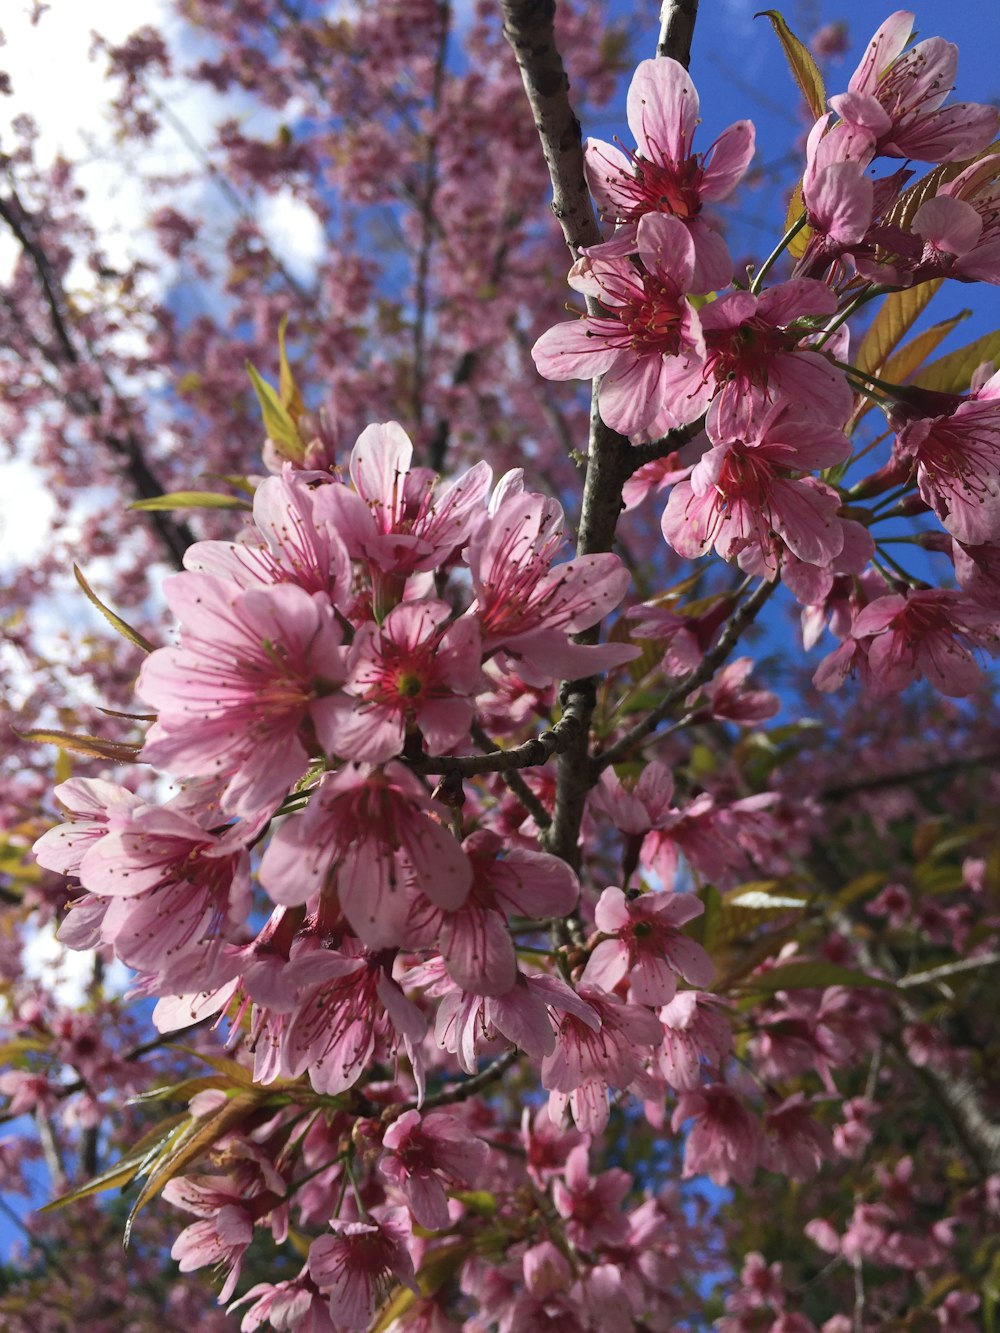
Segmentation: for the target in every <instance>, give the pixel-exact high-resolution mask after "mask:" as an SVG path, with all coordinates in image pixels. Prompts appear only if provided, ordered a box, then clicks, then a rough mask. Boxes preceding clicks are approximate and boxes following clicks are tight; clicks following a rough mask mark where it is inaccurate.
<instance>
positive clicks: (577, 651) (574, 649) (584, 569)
mask: <svg viewBox="0 0 1000 1333" xmlns="http://www.w3.org/2000/svg"><path fill="white" fill-rule="evenodd" d="M562 542H563V511H562V506H561V505H560V504H559V503H558V502H557V501H556V500H552V499H548V498H546V497H545V496H541V495H532V494H530V493H525V494H517V493H513V494H511V493H505V494H502V495H501V497H500V499H499V502H498V503H497V502H494V505H493V506H491V519H490V522H488V523H486V524H484V526H483V527H482V528H481V529H480V531H479V532H478V533H477V535H476V536H475V537H474V538H473V539H472V541H471V542H470V543H469V551H468V561H469V567H470V569H471V571H472V585H473V588H474V590H475V594H476V600H475V602H474V603H473V605H472V607H471V608H470V609H469V611H468V613H467V614H468V615H469V616H474V617H475V619H476V620H477V621H478V622H479V625H480V628H481V630H482V636H483V637H482V643H483V651H484V653H487V654H489V653H494V652H502V653H503V656H504V657H505V658H506V657H512V658H515V659H517V669H518V671H519V674H520V675H521V676H522V677H523V678H524V680H526V681H527V682H528V683H529V684H534V685H538V684H545V683H547V682H548V681H549V680H551V679H552V678H556V679H564V680H572V679H578V678H582V677H584V676H589V675H594V674H596V673H598V672H600V671H607V670H609V669H611V668H612V667H616V666H621V665H622V664H623V663H624V662H628V661H631V660H632V658H634V657H635V656H636V655H637V654H638V652H639V649H638V648H636V647H634V646H632V645H629V644H615V643H605V644H593V645H589V644H576V643H573V642H572V640H571V637H570V636H571V635H572V634H575V633H576V632H578V631H580V630H585V629H590V628H591V626H593V625H596V624H597V623H598V621H600V620H602V619H603V618H604V617H605V616H606V615H607V614H608V613H609V612H610V611H613V610H614V608H615V607H616V606H617V605H618V603H619V602H620V601H621V599H622V598H623V597H624V596H625V591H626V589H627V588H628V584H629V573H628V570H627V569H626V568H625V567H624V565H623V564H622V562H621V560H620V559H619V558H618V556H617V555H613V554H611V553H610V552H608V553H603V554H596V555H584V556H580V557H579V558H578V559H576V560H570V561H568V562H567V563H566V564H562V565H556V566H555V567H553V564H552V562H553V560H554V559H555V557H556V555H557V553H558V551H559V549H560V547H561V546H562Z"/></svg>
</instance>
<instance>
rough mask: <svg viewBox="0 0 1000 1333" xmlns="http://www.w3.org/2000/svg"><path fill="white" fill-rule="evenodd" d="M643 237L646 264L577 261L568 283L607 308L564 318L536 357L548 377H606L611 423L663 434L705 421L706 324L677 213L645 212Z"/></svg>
mask: <svg viewBox="0 0 1000 1333" xmlns="http://www.w3.org/2000/svg"><path fill="white" fill-rule="evenodd" d="M636 244H637V248H638V252H639V258H640V259H641V260H642V263H643V266H644V271H642V270H640V269H637V268H636V267H635V265H634V264H633V263H632V262H631V260H628V259H601V258H599V257H595V258H593V259H590V258H586V259H581V260H579V261H578V262H577V264H576V265H574V267H573V269H572V271H571V273H570V285H571V286H572V287H575V288H576V290H577V291H579V292H582V293H583V294H584V295H585V296H593V297H595V298H597V299H598V300H599V301H600V302H601V304H602V305H603V306H604V308H605V309H606V310H607V311H608V314H607V316H603V315H602V316H591V315H588V316H586V317H584V318H582V319H579V320H577V321H575V322H574V323H571V324H557V325H556V326H555V327H554V328H551V329H549V330H548V332H547V333H543V334H542V336H541V337H540V338H539V339H538V341H537V342H536V343H535V345H534V347H533V348H532V352H531V354H532V356H533V357H534V360H535V365H536V366H537V368H538V373H539V374H540V375H542V376H544V377H545V378H546V379H550V380H573V379H594V378H596V377H597V376H598V375H601V376H603V377H604V378H603V379H602V380H601V390H600V411H601V417H602V419H603V420H604V421H605V422H606V423H607V424H608V425H609V426H610V427H611V428H612V430H617V431H621V433H622V434H623V435H637V434H639V433H640V432H643V431H648V430H649V429H651V428H654V423H655V431H656V433H657V434H663V433H665V432H666V431H667V430H670V429H672V428H673V427H677V426H685V425H687V424H688V423H690V422H692V421H697V419H698V418H699V417H700V416H701V414H702V412H704V410H705V408H706V406H707V405H708V401H709V399H710V397H711V389H710V388H709V386H708V385H707V384H705V383H704V381H703V380H702V378H701V366H702V362H703V360H704V355H705V343H704V339H703V337H702V332H701V323H700V321H699V318H698V315H697V314H696V313H695V311H694V308H693V306H692V305H691V303H690V302H689V301H688V300H687V298H686V295H685V293H687V292H690V291H691V290H692V284H693V281H694V243H693V242H692V240H691V236H690V233H689V232H688V230H687V228H686V227H685V226H684V224H683V223H682V222H681V221H679V220H678V219H677V218H673V217H666V216H664V215H662V214H647V215H646V216H645V217H644V218H643V219H642V220H641V221H640V223H639V228H638V235H637V238H636ZM845 415H846V414H845Z"/></svg>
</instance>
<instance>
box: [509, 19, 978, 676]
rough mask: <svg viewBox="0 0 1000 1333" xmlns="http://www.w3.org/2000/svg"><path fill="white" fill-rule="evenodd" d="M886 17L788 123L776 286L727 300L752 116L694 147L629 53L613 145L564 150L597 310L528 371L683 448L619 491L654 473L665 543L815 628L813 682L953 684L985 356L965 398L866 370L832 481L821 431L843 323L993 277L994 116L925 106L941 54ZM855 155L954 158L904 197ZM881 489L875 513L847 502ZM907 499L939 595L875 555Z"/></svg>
mask: <svg viewBox="0 0 1000 1333" xmlns="http://www.w3.org/2000/svg"><path fill="white" fill-rule="evenodd" d="M912 28H913V15H912V14H909V13H906V12H905V11H900V12H898V13H896V14H894V15H892V16H891V17H890V18H889V19H887V20H886V22H885V23H884V24H883V25H882V27H881V28H880V29H879V30H878V32H877V33H876V34H875V36H874V37H873V38H872V40H871V43H870V44H869V47H868V50H867V52H866V54H865V57H864V59H863V61H862V62H861V64H860V65H859V67H858V69H857V70H856V71H855V73H854V75H853V76H852V78H851V80H850V84H849V90H848V92H846V93H844V94H841V95H839V96H835V97H832V98H830V106H831V107H832V108H833V110H832V111H831V112H829V113H825V114H823V115H822V116H820V117H819V119H817V121H816V122H815V125H814V126H813V129H812V131H811V132H810V134H809V136H808V144H807V154H806V167H805V172H804V175H803V179H802V186H801V211H800V213H799V215H798V218H797V221H796V222H795V226H794V228H793V232H796V231H802V232H803V234H804V235H805V236H806V237H807V239H806V241H805V242H804V244H802V245H800V247H799V252H798V258H797V262H796V265H795V270H794V272H793V274H792V276H791V277H790V278H789V279H788V280H786V281H784V282H778V283H776V284H774V285H773V286H765V285H764V280H765V278H766V277H767V274H768V271H769V268H770V264H768V265H765V266H763V267H762V268H761V269H760V270H759V271H758V273H757V274H756V275H755V276H753V278H752V280H751V281H750V282H749V285H747V284H746V281H745V280H744V283H743V285H740V284H739V283H737V286H738V290H736V291H729V292H726V291H725V290H723V289H724V288H725V287H726V286H727V285H728V284H729V283H730V281H731V280H732V278H733V263H732V260H731V258H730V256H729V252H728V250H727V247H726V243H725V240H724V238H723V237H722V235H721V234H720V233H719V231H718V230H716V229H715V227H713V224H712V216H711V211H710V209H711V205H712V204H713V203H714V202H715V201H717V200H720V199H723V198H725V197H726V196H727V195H728V194H729V193H730V192H731V191H732V190H733V189H734V188H735V187H736V186H737V185H738V183H739V182H740V180H741V179H742V177H743V176H744V174H745V172H746V170H747V168H748V166H749V164H750V161H751V159H752V157H753V151H754V133H753V127H752V126H751V125H750V124H749V122H746V121H741V122H738V123H737V124H735V125H732V126H730V128H729V129H727V130H726V131H725V132H724V133H723V134H721V135H720V136H719V138H718V139H717V140H716V142H715V143H714V144H713V145H712V147H711V148H710V149H709V151H708V153H707V154H701V153H696V152H694V151H693V140H694V132H695V127H696V125H697V123H698V95H697V92H696V90H695V87H694V84H693V83H692V81H691V78H690V76H689V74H688V73H687V71H686V70H685V69H684V68H683V66H681V65H680V64H678V63H677V62H676V61H673V60H670V59H667V58H663V59H658V60H655V61H654V60H647V61H643V62H642V64H641V65H640V66H639V68H638V70H637V72H636V75H635V77H634V79H633V81H632V86H631V88H630V90H629V96H628V122H629V127H630V129H631V131H632V133H633V135H634V137H635V142H636V148H635V150H634V151H633V152H630V153H629V154H628V155H625V154H623V153H622V152H621V151H619V150H618V149H616V148H614V147H612V146H611V145H610V144H607V143H602V142H600V141H595V140H590V141H588V143H587V145H586V169H587V178H588V181H589V184H590V187H591V190H592V192H593V194H594V197H595V199H596V200H597V202H598V205H599V207H600V210H601V213H602V216H603V217H604V218H605V219H606V220H608V221H610V222H612V223H614V224H615V230H614V234H613V236H612V237H611V238H610V239H609V240H607V241H604V242H602V243H601V244H599V245H593V246H590V247H588V248H587V249H586V250H585V251H584V252H583V255H582V257H581V258H580V259H579V260H578V261H577V263H575V264H574V266H573V268H572V269H571V270H570V276H569V282H570V285H571V286H572V287H573V288H575V289H576V290H577V291H579V292H581V293H583V294H584V295H586V296H588V297H590V298H593V300H594V301H595V302H596V303H597V305H596V307H595V308H596V309H597V310H598V313H596V314H588V315H587V316H585V317H582V318H580V319H578V320H576V321H575V322H572V323H568V324H560V325H557V326H556V327H554V328H552V329H549V330H548V332H546V333H544V334H543V335H542V336H541V338H539V339H538V341H537V343H536V344H535V347H534V349H533V355H534V360H535V364H536V366H537V367H538V370H539V371H540V373H541V374H542V375H544V376H546V377H547V378H549V379H574V378H585V379H590V378H594V377H597V376H600V377H601V384H600V412H601V416H602V417H603V419H604V421H605V422H606V424H607V425H608V426H610V427H612V428H613V429H614V430H616V431H619V432H620V433H621V434H623V435H626V436H628V437H630V438H631V439H632V440H633V441H634V442H635V443H637V444H638V443H642V442H647V441H653V440H657V439H659V438H660V437H663V436H668V441H667V443H666V444H665V451H666V449H667V448H670V447H672V441H671V440H670V438H669V433H670V432H680V434H679V435H678V436H677V437H676V438H677V439H678V440H680V441H681V442H683V441H685V440H688V441H690V443H689V444H688V445H687V446H686V448H685V450H684V457H685V459H686V460H687V461H686V464H685V465H681V464H679V463H678V462H677V455H675V454H672V455H671V456H670V460H669V461H668V462H667V464H666V465H664V464H662V463H661V462H654V463H651V464H648V465H647V466H646V467H644V468H643V469H640V475H639V477H637V478H636V480H635V481H634V482H633V483H632V484H631V495H630V503H633V504H634V503H636V502H637V501H638V499H640V498H641V497H642V496H643V495H644V494H645V493H646V492H647V491H648V489H649V488H650V487H651V486H652V485H654V484H655V485H657V486H658V487H662V486H664V485H670V487H671V490H670V495H669V498H668V502H667V505H666V508H665V510H664V513H663V520H662V530H663V536H664V538H665V539H666V541H667V543H668V544H669V545H670V546H671V547H672V548H673V549H674V550H675V551H677V552H678V553H679V554H681V555H683V556H686V557H689V558H693V557H696V556H701V555H704V554H706V553H707V552H708V551H709V550H710V549H714V550H715V552H716V553H717V554H718V555H719V556H721V557H722V558H723V559H724V560H728V561H735V562H736V563H738V564H739V566H740V567H741V568H742V569H743V570H745V571H746V572H747V573H751V574H756V575H760V576H762V577H764V578H766V579H771V580H773V579H775V578H777V577H779V576H780V578H781V579H782V581H783V582H784V583H785V584H786V585H787V586H788V587H789V589H790V590H791V592H792V593H793V595H794V596H795V597H796V599H797V600H798V601H799V603H800V604H801V605H802V607H803V638H804V642H805V646H806V647H811V646H812V645H813V643H815V642H816V640H817V639H818V638H819V636H820V634H821V633H822V630H823V628H824V626H827V625H828V626H829V628H830V629H831V630H832V631H833V632H834V633H835V634H836V635H837V637H838V638H840V639H841V646H840V647H839V648H838V649H837V650H836V651H835V652H834V653H832V654H831V655H830V656H829V657H828V658H827V659H826V660H825V661H824V662H823V663H822V664H821V666H820V668H819V670H818V671H817V674H816V678H815V681H816V684H817V686H818V687H819V688H820V689H834V688H836V687H837V686H838V685H840V684H841V682H842V681H843V680H844V678H845V677H846V675H847V674H848V673H849V672H854V673H857V674H859V675H860V676H861V677H862V679H863V680H864V682H865V683H866V684H867V685H868V686H870V687H871V688H873V689H874V690H875V691H876V692H882V693H889V692H893V691H897V690H900V689H902V688H903V687H904V686H906V685H908V684H909V683H910V682H911V681H913V680H916V679H918V678H920V677H924V678H926V679H927V680H929V681H930V682H931V683H932V684H933V685H934V686H935V687H936V688H938V689H940V690H941V691H943V692H944V693H945V694H950V695H966V694H970V693H972V692H973V691H974V690H975V689H976V688H977V687H978V685H979V683H980V681H981V672H980V670H979V667H978V666H977V662H976V658H975V655H974V654H975V651H976V650H977V649H986V650H988V651H991V650H992V649H993V647H994V645H995V643H996V639H997V634H998V630H1000V618H998V606H1000V577H998V570H1000V402H998V401H997V400H998V398H1000V377H998V376H997V375H996V374H994V373H993V367H992V365H988V366H986V367H984V368H982V369H981V371H980V373H979V374H978V376H977V377H976V378H974V379H973V382H972V386H971V391H970V392H969V393H968V394H958V393H956V394H942V393H932V392H930V391H925V390H921V389H918V388H915V387H909V386H906V387H894V386H891V385H883V384H879V392H880V393H881V395H882V396H883V402H884V403H885V406H886V409H887V412H888V417H889V422H890V426H891V427H892V429H893V431H894V432H895V439H894V442H893V444H892V453H891V458H890V460H889V462H888V463H887V464H886V466H885V467H884V468H881V469H879V470H878V471H877V472H875V473H874V474H872V475H869V476H866V477H862V478H860V479H859V480H857V481H854V480H853V478H851V477H847V476H846V475H845V474H846V473H847V472H848V468H849V467H850V464H851V460H852V445H851V441H850V439H849V438H848V435H847V434H846V433H845V429H846V427H847V426H848V423H849V421H850V422H851V424H856V422H857V420H858V416H859V411H858V404H859V398H858V397H857V396H856V395H857V394H859V393H861V392H863V391H865V390H866V389H871V388H872V381H871V380H870V379H866V377H865V375H864V374H862V373H861V372H860V371H858V370H856V369H854V368H853V367H852V366H851V365H849V364H847V363H846V362H845V361H844V360H843V359H841V358H843V357H844V355H845V354H846V351H847V340H846V325H845V320H846V318H847V316H848V315H849V314H850V313H851V312H853V310H855V309H858V308H859V307H860V306H861V305H863V304H864V303H865V302H866V301H868V300H870V299H872V298H873V297H874V296H877V295H880V294H884V293H885V291H886V290H888V289H892V288H897V289H908V288H912V287H914V286H917V285H919V284H921V283H925V282H928V281H931V280H932V279H940V278H943V277H951V278H955V279H958V280H959V281H963V282H972V281H979V280H982V281H988V282H994V283H995V282H998V281H1000V233H998V232H997V208H996V204H997V200H998V198H1000V195H998V186H997V180H998V176H1000V157H997V156H996V155H995V154H994V153H992V152H990V151H988V150H989V146H990V144H991V140H992V139H993V137H994V135H995V134H996V132H997V125H998V113H997V111H996V108H995V107H992V106H985V105H977V104H971V103H969V104H966V103H961V104H957V105H953V106H947V107H945V106H942V103H943V102H944V101H945V99H946V97H947V95H948V91H949V90H950V88H951V86H952V83H953V79H954V74H955V68H956V59H957V56H956V50H955V47H954V46H953V45H952V44H951V43H948V42H945V41H942V40H941V39H940V38H930V39H928V40H926V41H922V42H919V43H917V44H916V45H915V46H913V47H912V48H910V49H907V44H908V42H909V40H910V35H911V32H912ZM880 158H905V159H909V160H911V161H922V162H930V163H936V164H939V165H943V164H952V163H956V164H962V163H964V162H966V161H967V160H968V165H966V166H962V167H961V169H959V168H958V167H956V168H955V169H954V170H952V171H947V172H943V173H939V174H938V175H937V176H936V177H932V178H931V188H930V189H927V188H926V185H925V183H924V182H921V183H920V186H921V187H922V188H920V190H919V193H917V192H916V191H917V187H914V190H913V191H911V192H909V193H908V192H907V190H906V187H907V183H908V182H909V181H910V179H911V178H912V177H913V175H914V172H913V170H912V168H909V167H906V168H900V169H898V170H896V171H895V172H893V174H891V175H888V176H884V177H882V178H878V179H873V177H872V175H871V174H870V172H869V168H870V167H871V165H872V164H873V163H874V162H875V161H876V160H878V159H880ZM918 205H919V206H918ZM793 216H794V214H793ZM790 239H791V237H787V238H786V243H787V241H788V240H790ZM886 396H887V397H886ZM866 452H867V451H866ZM692 459H693V460H694V461H692ZM643 474H645V475H644V476H643ZM890 490H891V491H893V496H892V498H893V499H894V500H896V501H897V502H898V503H897V504H896V506H895V508H892V509H889V508H887V507H886V505H885V503H880V504H877V505H876V506H874V508H872V509H866V508H864V507H863V506H862V504H861V503H860V502H861V501H863V500H867V499H869V498H873V497H878V496H882V495H883V494H884V493H886V492H888V491H890ZM929 511H932V512H933V513H934V514H935V515H936V516H937V518H938V519H939V520H940V522H941V524H942V526H943V528H944V533H938V534H935V533H934V532H932V531H930V530H928V529H927V528H926V527H923V528H922V529H921V536H920V540H921V541H922V542H923V543H924V545H925V546H927V547H930V548H932V549H935V550H941V551H944V552H945V553H946V554H948V555H950V556H951V561H952V564H953V568H954V580H955V581H956V582H957V584H958V587H957V588H946V589H940V588H932V587H929V586H928V585H927V584H926V583H924V582H923V581H922V580H921V579H918V578H914V577H911V576H910V575H908V574H907V573H906V572H905V571H903V570H901V569H900V567H899V565H898V564H897V562H896V561H895V560H893V559H892V558H891V557H888V556H887V555H886V552H885V549H884V543H885V541H886V540H888V542H889V543H891V542H893V541H895V540H898V539H899V538H898V535H897V533H896V532H895V531H891V530H890V532H889V533H888V535H887V538H885V537H883V536H882V535H881V533H882V531H883V530H882V529H880V528H876V527H875V525H876V524H880V523H882V522H883V521H885V520H887V519H893V518H898V517H911V516H913V515H914V514H921V513H923V514H926V513H927V512H929ZM945 534H947V538H946V537H945ZM936 536H937V537H938V538H939V540H935V537H936ZM876 539H877V540H876Z"/></svg>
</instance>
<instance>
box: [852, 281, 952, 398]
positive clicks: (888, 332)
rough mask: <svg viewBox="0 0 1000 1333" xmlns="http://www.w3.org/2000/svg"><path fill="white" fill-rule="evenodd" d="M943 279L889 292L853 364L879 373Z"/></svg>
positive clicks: (862, 341) (870, 372)
mask: <svg viewBox="0 0 1000 1333" xmlns="http://www.w3.org/2000/svg"><path fill="white" fill-rule="evenodd" d="M943 282H944V279H943V278H935V279H934V280H933V282H922V283H921V284H920V285H919V287H907V288H906V289H905V290H904V291H901V292H890V293H889V295H888V296H887V297H886V299H885V300H884V301H883V302H882V305H881V306H880V307H879V311H878V314H877V315H876V316H875V318H874V319H873V320H872V322H871V327H870V328H869V329H868V332H867V333H866V334H865V336H864V337H863V338H862V339H861V343H860V345H859V347H858V351H857V355H856V356H855V358H854V364H855V365H856V366H857V368H858V369H859V370H861V371H864V372H865V373H866V374H877V373H878V372H879V370H880V369H881V368H882V367H883V366H884V365H885V363H886V362H887V361H888V359H889V357H890V356H891V355H892V353H893V351H895V349H896V348H897V347H898V346H899V344H900V343H901V342H902V340H903V339H904V338H905V337H906V335H907V333H909V331H910V329H911V328H912V327H913V325H914V324H915V323H916V321H917V319H918V318H919V317H920V315H921V313H922V312H923V311H924V310H925V309H926V307H927V306H928V305H929V304H930V301H931V299H932V297H933V296H934V294H935V292H937V290H938V288H939V287H940V286H941V284H942V283H943Z"/></svg>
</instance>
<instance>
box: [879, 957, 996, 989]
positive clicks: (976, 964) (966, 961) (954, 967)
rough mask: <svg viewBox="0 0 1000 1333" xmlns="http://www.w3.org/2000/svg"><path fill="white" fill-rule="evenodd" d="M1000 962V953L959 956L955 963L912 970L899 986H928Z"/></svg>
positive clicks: (993, 965)
mask: <svg viewBox="0 0 1000 1333" xmlns="http://www.w3.org/2000/svg"><path fill="white" fill-rule="evenodd" d="M997 964H1000V953H981V954H979V955H978V957H976V958H959V959H958V960H957V961H956V962H954V963H942V964H941V966H940V967H930V968H928V969H927V971H926V972H911V973H910V975H909V976H908V977H900V978H899V980H898V981H897V982H896V985H897V986H901V987H909V986H926V985H929V984H930V983H931V982H934V981H943V980H944V979H945V977H954V976H957V975H958V973H959V972H974V971H975V970H976V969H977V968H980V967H996V966H997Z"/></svg>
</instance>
